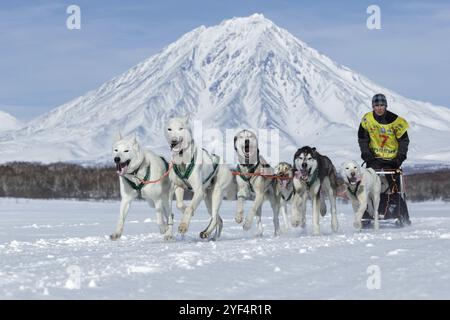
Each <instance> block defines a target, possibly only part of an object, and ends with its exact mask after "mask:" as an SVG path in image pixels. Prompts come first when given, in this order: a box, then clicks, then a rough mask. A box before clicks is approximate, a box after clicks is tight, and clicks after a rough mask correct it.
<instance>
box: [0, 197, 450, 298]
mask: <svg viewBox="0 0 450 320" xmlns="http://www.w3.org/2000/svg"><path fill="white" fill-rule="evenodd" d="M234 208H235V202H229V201H226V202H225V203H224V206H223V210H222V212H223V213H222V216H223V217H224V223H225V225H224V230H223V235H222V238H221V239H220V240H219V241H216V242H213V241H203V240H200V239H199V237H198V233H199V231H201V230H202V228H204V227H205V226H206V224H207V221H208V216H207V213H206V210H205V207H204V206H203V205H202V206H201V207H200V209H199V211H198V212H197V213H196V215H195V216H194V218H193V220H192V224H191V228H190V230H189V232H188V234H187V235H186V236H185V238H184V239H180V237H179V236H177V239H176V241H172V242H165V241H163V240H162V237H161V235H160V234H159V233H158V232H157V226H156V223H155V215H154V210H153V209H149V208H148V207H147V205H146V204H145V203H144V202H136V203H134V204H133V205H132V208H131V211H130V214H129V216H128V220H127V223H126V225H125V233H124V234H125V236H124V237H123V238H122V239H121V240H120V241H117V242H112V241H110V240H109V238H108V235H109V234H110V233H111V232H112V230H113V229H114V226H115V223H116V218H117V214H118V202H80V201H69V200H64V201H63V200H61V201H60V200H58V201H43V200H26V199H4V198H3V199H2V198H0V299H24V298H27V299H29V298H30V299H107V298H117V299H129V298H133V299H432V298H438V299H439V298H445V299H449V298H450V250H449V249H450V204H448V203H443V202H428V203H410V212H411V217H412V223H413V225H412V226H411V227H408V228H405V229H396V228H393V227H392V226H391V225H389V224H382V228H381V230H380V231H379V232H375V231H373V230H364V231H363V232H361V233H356V232H354V230H353V229H352V219H353V214H352V210H351V207H350V205H345V204H340V205H339V206H338V212H339V216H338V217H339V222H340V226H341V231H340V232H339V233H338V234H332V233H331V228H330V217H329V215H327V216H326V217H325V219H324V220H323V221H322V224H321V225H322V232H323V235H322V236H318V237H314V236H312V235H311V212H310V210H309V211H308V227H307V231H306V233H302V232H301V230H300V229H292V228H291V229H290V230H289V231H288V233H287V234H284V235H282V236H280V237H277V238H275V237H274V236H273V234H272V233H273V225H272V218H271V214H270V211H269V206H268V205H267V204H265V205H264V209H263V222H264V227H265V229H264V236H263V237H262V238H255V237H254V235H253V234H254V231H255V230H254V228H253V229H252V230H251V231H250V232H244V231H243V230H242V227H241V226H239V225H237V224H236V223H235V222H234V220H233V215H234ZM176 219H177V221H176V222H177V224H178V221H179V214H178V213H177V214H176ZM253 227H254V226H253ZM378 271H379V272H378ZM78 275H79V276H78ZM378 275H379V277H378ZM368 284H369V285H368ZM378 285H379V289H373V288H374V287H375V288H376V287H378Z"/></svg>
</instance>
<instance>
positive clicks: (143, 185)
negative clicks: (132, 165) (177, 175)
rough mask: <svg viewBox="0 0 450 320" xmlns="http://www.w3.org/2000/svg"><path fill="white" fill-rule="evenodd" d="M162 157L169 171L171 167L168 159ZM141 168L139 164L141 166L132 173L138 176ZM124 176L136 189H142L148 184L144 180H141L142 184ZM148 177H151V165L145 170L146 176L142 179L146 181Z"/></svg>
mask: <svg viewBox="0 0 450 320" xmlns="http://www.w3.org/2000/svg"><path fill="white" fill-rule="evenodd" d="M160 158H161V160H162V161H163V162H164V166H165V167H166V171H167V170H168V169H169V164H168V163H167V161H166V159H164V158H163V157H160ZM140 168H141V167H140V166H139V168H137V169H136V170H135V171H134V172H132V173H131V175H133V176H135V177H137V176H136V174H137V173H138V171H139V169H140ZM123 178H124V179H125V181H126V182H127V183H128V185H129V186H130V187H131V188H133V189H134V190H136V191H141V190H142V188H143V187H145V186H146V184H145V183H144V182H141V183H140V184H136V183H134V182H133V181H131V180H130V179H128V178H127V177H123ZM148 178H150V165H148V167H147V171H146V172H145V177H144V179H142V180H141V181H146V180H148Z"/></svg>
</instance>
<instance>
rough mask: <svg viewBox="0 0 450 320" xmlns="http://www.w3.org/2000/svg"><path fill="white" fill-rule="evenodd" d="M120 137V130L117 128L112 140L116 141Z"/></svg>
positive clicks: (120, 138)
mask: <svg viewBox="0 0 450 320" xmlns="http://www.w3.org/2000/svg"><path fill="white" fill-rule="evenodd" d="M122 139H123V137H122V133H121V132H120V130H119V131H117V132H116V133H115V134H114V136H113V140H114V142H117V141H119V140H122Z"/></svg>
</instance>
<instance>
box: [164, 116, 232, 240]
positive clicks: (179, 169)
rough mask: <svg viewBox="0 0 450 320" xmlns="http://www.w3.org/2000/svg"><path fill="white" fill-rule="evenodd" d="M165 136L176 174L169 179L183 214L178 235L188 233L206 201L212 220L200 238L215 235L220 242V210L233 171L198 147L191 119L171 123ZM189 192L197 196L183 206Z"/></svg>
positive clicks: (180, 119)
mask: <svg viewBox="0 0 450 320" xmlns="http://www.w3.org/2000/svg"><path fill="white" fill-rule="evenodd" d="M165 136H166V139H167V142H168V143H169V145H170V150H171V152H172V162H173V170H172V171H171V172H170V174H169V176H170V180H171V181H172V183H173V185H174V192H175V198H176V201H177V208H178V209H179V210H181V212H182V213H183V218H182V219H181V223H180V225H179V227H178V231H179V232H180V233H181V234H185V233H186V232H187V231H188V228H189V223H190V221H191V218H192V216H193V215H194V212H195V210H196V209H197V207H198V205H199V204H200V202H201V201H202V200H205V204H206V208H207V209H208V213H209V214H210V215H211V220H210V221H209V224H208V226H207V227H206V228H205V229H204V230H203V231H202V232H200V238H208V237H209V236H210V235H211V234H212V232H213V231H215V232H214V235H213V237H212V239H213V240H216V239H218V238H219V237H220V234H221V232H222V227H223V221H222V218H221V217H220V215H219V209H220V205H221V203H222V199H223V197H224V196H225V195H226V194H227V193H228V188H229V186H230V185H231V182H232V178H233V176H232V174H231V171H230V169H229V168H228V166H227V165H226V164H224V163H222V162H221V159H220V158H219V157H218V156H216V155H214V154H210V153H209V152H208V151H206V150H204V149H199V148H198V147H197V146H196V145H195V142H194V140H193V138H192V129H191V126H190V124H189V121H188V119H187V118H171V119H169V121H168V122H167V124H166V126H165ZM185 190H191V191H192V192H193V193H194V194H193V197H192V200H191V202H190V204H189V205H188V206H185V205H184V203H183V196H184V191H185Z"/></svg>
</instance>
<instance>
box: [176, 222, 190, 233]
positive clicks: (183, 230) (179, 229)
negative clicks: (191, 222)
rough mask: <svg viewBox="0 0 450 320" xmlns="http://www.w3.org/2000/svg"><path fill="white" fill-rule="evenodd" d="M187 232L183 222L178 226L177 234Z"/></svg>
mask: <svg viewBox="0 0 450 320" xmlns="http://www.w3.org/2000/svg"><path fill="white" fill-rule="evenodd" d="M187 230H188V226H187V224H186V223H184V222H182V223H180V225H179V226H178V232H179V233H181V234H184V233H186V232H187Z"/></svg>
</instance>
